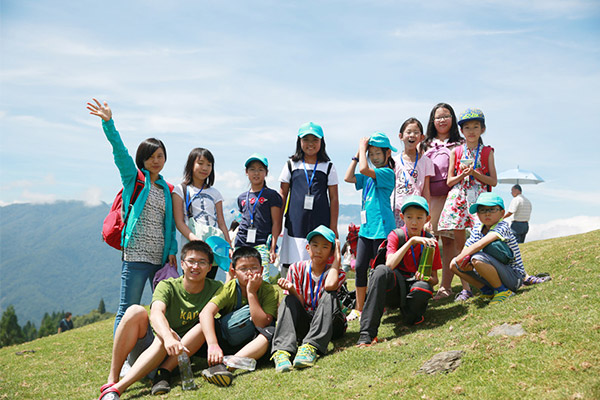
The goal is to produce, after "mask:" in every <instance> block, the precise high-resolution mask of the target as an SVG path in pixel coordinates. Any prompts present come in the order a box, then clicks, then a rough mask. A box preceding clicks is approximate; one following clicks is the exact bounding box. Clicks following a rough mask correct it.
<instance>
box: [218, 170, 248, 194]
mask: <svg viewBox="0 0 600 400" xmlns="http://www.w3.org/2000/svg"><path fill="white" fill-rule="evenodd" d="M215 182H219V187H225V189H226V190H236V189H237V191H240V188H245V187H247V186H248V180H247V179H246V176H245V175H243V174H241V173H238V172H233V171H223V172H216V173H215Z"/></svg>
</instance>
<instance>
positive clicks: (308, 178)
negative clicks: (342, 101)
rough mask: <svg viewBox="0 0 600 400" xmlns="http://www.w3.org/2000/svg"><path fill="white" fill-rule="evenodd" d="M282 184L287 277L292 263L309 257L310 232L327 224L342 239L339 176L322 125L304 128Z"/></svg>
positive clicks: (283, 270) (284, 271)
mask: <svg viewBox="0 0 600 400" xmlns="http://www.w3.org/2000/svg"><path fill="white" fill-rule="evenodd" d="M279 181H280V182H281V188H280V194H281V197H282V199H283V204H284V205H285V209H284V215H285V228H284V230H283V240H282V243H281V251H280V254H279V257H280V263H281V276H286V275H287V269H288V267H289V265H290V264H292V263H295V262H298V261H302V260H307V259H308V258H309V256H308V252H307V250H306V235H308V233H309V232H311V231H312V230H313V229H315V228H316V227H318V226H319V225H325V226H326V227H328V228H329V229H331V230H332V231H333V232H334V233H335V235H336V237H337V236H338V233H337V224H338V213H339V207H340V204H339V199H338V177H337V172H336V170H335V167H334V165H333V163H332V162H331V161H330V159H329V156H328V155H327V152H326V151H325V138H324V135H323V129H322V128H321V126H320V125H317V124H315V123H313V122H307V123H305V124H303V125H302V126H300V129H299V130H298V139H297V141H296V152H295V153H294V154H293V155H292V156H291V157H290V159H289V160H288V162H287V163H286V165H285V166H284V167H283V170H282V171H281V175H280V176H279Z"/></svg>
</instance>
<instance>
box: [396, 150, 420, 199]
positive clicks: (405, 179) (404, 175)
mask: <svg viewBox="0 0 600 400" xmlns="http://www.w3.org/2000/svg"><path fill="white" fill-rule="evenodd" d="M402 158H403V157H402V154H400V162H401V163H402V176H403V177H404V184H405V186H404V188H405V189H406V191H408V178H407V177H406V174H405V173H404V160H403V159H402ZM418 162H419V152H417V159H416V160H415V165H413V169H412V171H410V174H409V175H410V176H411V177H412V178H413V179H414V178H415V176H414V173H415V170H416V169H417V163H418Z"/></svg>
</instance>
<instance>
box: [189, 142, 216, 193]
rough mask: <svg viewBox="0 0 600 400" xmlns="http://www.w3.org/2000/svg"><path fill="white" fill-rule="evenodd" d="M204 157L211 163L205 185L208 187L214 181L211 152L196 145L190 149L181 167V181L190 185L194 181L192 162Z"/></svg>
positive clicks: (213, 161)
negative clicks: (183, 165)
mask: <svg viewBox="0 0 600 400" xmlns="http://www.w3.org/2000/svg"><path fill="white" fill-rule="evenodd" d="M202 157H204V158H206V159H207V160H208V162H209V163H211V164H212V168H211V170H210V174H209V175H208V177H207V178H206V181H205V182H204V185H205V187H207V188H209V187H211V186H212V185H213V184H214V183H215V158H214V157H213V155H212V153H211V152H210V151H209V150H208V149H205V148H203V147H196V148H195V149H192V151H190V155H189V156H188V159H187V162H186V163H185V167H184V168H183V183H184V184H186V185H191V184H192V183H193V182H194V164H195V163H196V160H197V159H198V158H202Z"/></svg>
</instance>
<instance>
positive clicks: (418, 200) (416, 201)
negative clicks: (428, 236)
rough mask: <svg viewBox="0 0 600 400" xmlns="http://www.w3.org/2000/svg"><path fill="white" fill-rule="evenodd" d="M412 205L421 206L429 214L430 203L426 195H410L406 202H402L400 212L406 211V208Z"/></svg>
mask: <svg viewBox="0 0 600 400" xmlns="http://www.w3.org/2000/svg"><path fill="white" fill-rule="evenodd" d="M410 206H413V207H420V208H422V209H423V210H425V212H426V213H427V215H429V205H428V204H427V200H425V197H422V196H408V197H407V198H406V199H405V200H404V203H402V208H401V209H400V212H402V213H404V210H406V209H407V208H408V207H410Z"/></svg>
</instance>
